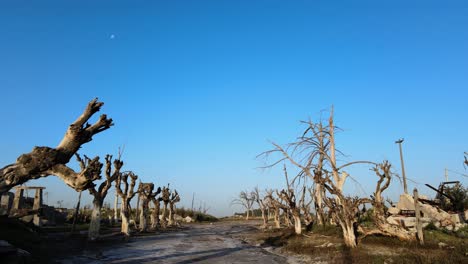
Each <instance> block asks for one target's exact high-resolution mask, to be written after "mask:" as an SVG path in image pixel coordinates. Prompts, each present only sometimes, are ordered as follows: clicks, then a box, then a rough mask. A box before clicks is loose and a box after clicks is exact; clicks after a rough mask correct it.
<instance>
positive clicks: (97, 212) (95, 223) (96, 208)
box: [76, 154, 123, 240]
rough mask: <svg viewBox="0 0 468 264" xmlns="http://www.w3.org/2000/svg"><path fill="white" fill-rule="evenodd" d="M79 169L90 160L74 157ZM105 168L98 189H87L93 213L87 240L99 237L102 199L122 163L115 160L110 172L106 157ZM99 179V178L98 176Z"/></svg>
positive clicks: (107, 157)
mask: <svg viewBox="0 0 468 264" xmlns="http://www.w3.org/2000/svg"><path fill="white" fill-rule="evenodd" d="M76 157H77V159H78V161H79V163H80V166H81V168H82V169H83V168H85V167H86V164H87V163H88V162H90V159H89V158H88V157H86V156H84V160H83V159H81V157H80V156H79V155H78V154H77V155H76ZM105 159H106V167H105V171H104V175H105V177H106V179H105V181H103V182H102V183H101V184H100V185H99V188H98V189H97V190H96V188H95V186H92V187H90V188H89V189H88V191H89V193H90V194H91V195H92V196H93V211H92V213H91V222H90V224H89V231H88V239H89V240H96V239H97V238H98V237H99V229H100V227H101V208H102V204H103V203H104V199H105V198H106V196H107V192H108V191H109V189H110V188H111V187H112V183H113V182H114V181H115V180H117V177H118V176H119V175H120V169H121V168H122V166H123V162H122V161H121V160H119V159H115V160H114V162H113V164H114V171H113V172H112V168H111V167H112V156H111V155H106V158H105ZM99 178H100V176H99Z"/></svg>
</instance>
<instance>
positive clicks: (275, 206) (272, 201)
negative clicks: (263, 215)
mask: <svg viewBox="0 0 468 264" xmlns="http://www.w3.org/2000/svg"><path fill="white" fill-rule="evenodd" d="M276 193H278V191H276ZM265 200H267V201H268V206H269V207H270V208H271V209H272V210H273V214H274V216H273V219H274V222H275V228H281V220H280V210H281V209H282V210H283V211H285V212H286V211H287V210H288V207H287V206H286V205H284V204H283V203H281V202H280V201H279V199H276V198H275V197H274V196H273V190H268V191H267V194H266V196H265Z"/></svg>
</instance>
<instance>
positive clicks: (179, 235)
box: [59, 222, 297, 264]
mask: <svg viewBox="0 0 468 264" xmlns="http://www.w3.org/2000/svg"><path fill="white" fill-rule="evenodd" d="M253 228H254V227H253V226H252V225H251V224H250V225H249V224H244V223H236V222H219V223H214V224H195V225H190V226H188V228H186V229H183V230H179V231H175V232H167V233H160V234H155V235H149V236H142V237H135V238H132V240H131V241H130V242H129V243H126V244H124V245H118V246H115V247H113V248H104V249H102V250H100V251H99V252H96V251H88V252H84V253H83V255H80V256H75V257H72V258H68V259H62V260H60V261H59V262H60V263H177V264H183V263H256V264H262V263H265V264H266V263H268V264H270V263H297V260H295V259H294V258H292V257H286V256H281V255H278V254H275V253H272V251H270V250H268V248H266V249H265V248H262V247H260V246H254V245H249V244H248V243H246V242H244V241H243V240H242V239H241V234H242V233H245V232H251V231H252V229H253Z"/></svg>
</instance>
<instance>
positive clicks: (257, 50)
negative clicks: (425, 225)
mask: <svg viewBox="0 0 468 264" xmlns="http://www.w3.org/2000/svg"><path fill="white" fill-rule="evenodd" d="M381 2H383V1H381ZM406 2H407V1H387V2H385V3H379V4H377V3H375V1H369V2H366V1H356V2H352V3H351V2H348V3H342V2H338V1H337V2H333V1H294V2H293V1H141V2H138V3H136V2H135V1H126V2H118V1H99V3H96V1H67V3H64V2H63V1H38V2H35V3H32V2H30V1H3V2H2V3H0V57H1V60H0V87H1V98H2V104H0V120H1V123H2V124H3V129H2V132H1V134H2V136H1V137H0V149H1V150H2V151H0V166H4V165H7V164H9V163H12V162H14V160H15V159H16V157H18V156H19V155H20V154H22V153H25V152H29V151H30V150H31V149H32V147H33V146H35V145H46V146H56V145H57V144H58V143H59V141H60V139H61V137H62V136H63V134H64V132H65V130H66V128H67V126H68V125H69V124H70V122H72V121H73V120H74V119H75V118H76V116H77V115H79V114H80V113H81V111H82V110H83V108H84V106H85V105H86V103H87V102H88V101H89V100H91V99H92V98H94V97H99V98H100V99H101V100H102V101H104V102H105V106H104V107H103V109H102V112H103V113H107V114H108V115H109V116H110V117H112V118H113V119H114V120H115V126H114V127H112V128H111V129H109V130H107V131H105V132H103V133H102V134H99V135H97V136H96V137H95V138H94V140H93V141H92V142H90V143H88V144H86V145H84V147H83V148H82V149H81V151H80V152H81V153H83V154H87V155H89V156H93V155H101V156H103V155H105V154H106V153H116V152H117V148H118V147H119V146H122V145H125V153H124V160H125V163H126V165H125V169H129V170H134V171H135V172H136V173H137V174H139V175H140V178H141V179H142V181H154V182H155V183H156V184H161V185H163V184H166V183H167V182H171V185H172V186H174V187H175V188H177V189H179V191H180V192H181V195H182V202H181V204H182V205H185V206H190V203H191V197H192V193H193V192H195V193H196V199H197V201H196V204H197V203H198V204H199V201H203V202H205V203H206V204H207V206H209V207H210V208H211V209H210V212H211V213H214V214H216V215H226V214H231V213H232V212H233V211H234V210H236V209H238V208H230V207H229V202H230V200H232V199H233V198H234V197H235V195H236V193H238V192H239V191H240V190H243V189H251V188H253V187H254V186H256V185H258V186H259V187H260V188H266V187H270V188H278V187H281V186H282V184H283V178H282V175H281V171H280V170H279V169H272V170H265V171H262V170H259V169H257V167H259V166H262V165H263V160H261V159H260V160H259V159H256V158H255V157H256V155H257V154H259V153H261V152H263V151H265V150H268V149H270V148H271V145H270V144H269V140H271V141H275V142H277V143H280V144H284V143H287V142H290V141H292V140H294V138H295V137H296V136H297V135H298V134H299V133H300V132H301V130H302V129H303V127H301V125H300V123H299V121H300V120H305V119H308V118H309V117H310V118H312V119H315V120H317V118H319V117H320V114H321V111H322V110H326V109H329V108H330V106H331V105H334V107H335V114H336V115H335V119H336V123H337V125H338V126H340V127H341V128H343V129H344V132H342V133H341V134H339V135H338V147H339V148H340V149H341V151H343V152H344V153H345V154H347V155H348V157H342V159H343V160H344V161H346V160H354V159H366V160H373V161H381V160H383V159H388V160H389V161H390V162H392V163H393V165H394V168H395V171H397V172H399V171H400V163H399V154H398V148H397V146H396V145H395V144H394V141H395V140H396V139H398V138H400V137H404V138H405V143H404V154H405V163H406V170H407V175H408V177H410V178H411V179H413V180H414V181H415V183H413V182H410V183H409V186H410V188H411V189H412V188H413V187H418V188H420V189H421V190H422V193H424V194H428V195H433V193H432V191H430V190H429V189H427V188H426V187H424V185H423V184H421V183H430V184H433V185H438V183H439V181H440V180H442V179H443V173H444V168H445V167H447V168H449V169H451V170H454V171H459V172H462V173H466V171H464V168H463V166H462V160H463V152H464V151H468V141H467V139H466V131H467V128H468V122H467V121H468V117H467V111H466V101H467V98H468V89H467V88H468V87H467V86H468V49H467V47H468V30H467V27H466V25H468V16H466V14H467V13H468V5H467V4H466V3H464V2H463V1H460V2H453V1H449V2H447V1H416V2H413V3H411V4H408V3H406ZM71 166H75V165H73V162H72V163H71ZM351 172H352V173H353V177H354V178H355V179H356V180H357V181H359V182H360V183H361V186H356V184H354V183H353V182H352V181H350V182H349V183H348V185H349V186H347V190H348V192H349V193H351V194H359V195H369V194H371V190H372V188H373V184H374V182H375V176H373V175H372V173H370V172H369V171H368V169H367V168H365V167H357V168H354V169H352V171H351ZM449 178H450V179H454V180H455V179H456V180H461V181H462V182H464V183H465V184H466V179H467V178H466V177H463V176H460V175H457V174H453V173H449ZM29 184H41V185H46V186H47V187H48V192H49V203H55V201H56V200H62V199H63V200H66V204H67V203H68V206H71V205H72V204H74V203H75V197H76V196H77V194H76V193H75V192H74V191H73V190H71V189H70V188H68V187H66V185H64V184H63V183H62V182H60V180H58V179H56V178H55V177H49V178H47V179H41V180H38V181H35V182H31V183H29ZM399 188H400V186H399V185H398V183H397V182H395V183H394V185H393V186H392V187H391V189H390V190H389V192H388V194H387V195H388V196H389V197H397V195H398V193H399ZM420 192H421V191H420ZM111 194H112V192H111ZM86 199H88V200H87V201H89V197H86Z"/></svg>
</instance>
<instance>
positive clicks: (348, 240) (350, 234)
mask: <svg viewBox="0 0 468 264" xmlns="http://www.w3.org/2000/svg"><path fill="white" fill-rule="evenodd" d="M340 226H341V229H342V231H343V239H344V242H345V245H346V246H347V247H349V248H355V247H357V241H356V233H355V231H354V226H353V224H352V223H350V222H346V223H342V222H340Z"/></svg>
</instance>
